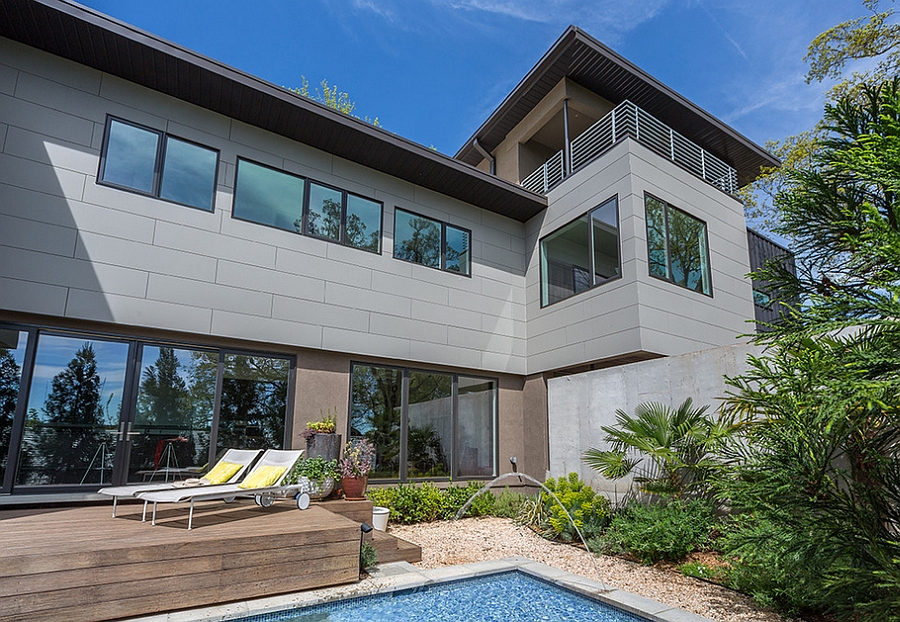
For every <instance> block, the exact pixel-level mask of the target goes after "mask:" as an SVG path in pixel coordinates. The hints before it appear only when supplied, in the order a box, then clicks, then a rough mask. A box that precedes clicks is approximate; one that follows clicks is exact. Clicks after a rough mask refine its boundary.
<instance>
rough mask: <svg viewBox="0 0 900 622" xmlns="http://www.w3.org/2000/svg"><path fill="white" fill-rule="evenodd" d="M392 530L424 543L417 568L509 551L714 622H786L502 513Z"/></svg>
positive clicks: (724, 593)
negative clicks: (558, 539)
mask: <svg viewBox="0 0 900 622" xmlns="http://www.w3.org/2000/svg"><path fill="white" fill-rule="evenodd" d="M389 531H390V533H391V534H393V535H395V536H397V537H398V538H403V539H404V540H406V541H408V542H412V543H414V544H417V545H419V546H421V547H422V561H421V562H419V563H418V564H416V565H417V566H419V567H421V568H425V569H428V568H439V567H441V566H453V565H456V564H467V563H470V562H479V561H486V560H490V559H499V558H502V557H510V556H513V555H521V556H523V557H528V558H530V559H533V560H534V561H538V562H541V563H544V564H547V565H548V566H553V567H555V568H559V569H561V570H566V571H568V572H571V573H574V574H578V575H581V576H583V577H587V578H589V579H593V580H594V581H600V582H602V583H605V584H606V585H608V586H610V587H614V588H619V589H622V590H625V591H628V592H632V593H634V594H640V595H641V596H646V597H647V598H652V599H654V600H657V601H659V602H661V603H665V604H667V605H671V606H674V607H678V608H681V609H686V610H687V611H692V612H694V613H696V614H698V615H701V616H704V617H706V618H709V619H710V620H715V621H716V622H751V621H752V622H787V621H791V620H792V619H791V618H787V617H784V616H782V615H779V614H777V613H774V612H771V611H765V610H763V609H760V608H759V607H757V606H756V605H755V604H754V603H753V600H752V599H750V598H749V597H747V596H744V595H742V594H738V593H737V592H733V591H731V590H727V589H725V588H722V587H719V586H717V585H713V584H710V583H706V582H704V581H699V580H697V579H692V578H690V577H685V576H682V575H679V574H675V573H673V572H667V571H665V570H657V569H655V568H648V567H646V566H641V565H640V564H636V563H633V562H629V561H626V560H622V559H618V558H615V557H608V556H605V555H604V556H600V557H596V558H595V557H594V556H593V555H591V554H590V553H588V552H587V551H585V550H583V549H580V548H576V547H574V546H570V545H567V544H559V543H555V542H550V541H549V540H545V539H543V538H541V537H540V536H538V535H537V534H535V533H534V532H532V531H531V530H530V529H528V528H526V527H522V526H519V525H516V524H514V523H513V522H512V521H510V520H508V519H503V518H466V519H463V520H459V521H448V522H437V523H424V524H421V525H397V526H394V525H391V527H390V528H389Z"/></svg>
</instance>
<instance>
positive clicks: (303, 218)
mask: <svg viewBox="0 0 900 622" xmlns="http://www.w3.org/2000/svg"><path fill="white" fill-rule="evenodd" d="M242 161H243V162H248V163H250V164H253V165H255V166H260V167H263V168H267V169H269V170H272V171H275V172H276V173H281V174H283V175H289V176H290V177H294V178H296V179H301V180H303V197H301V204H302V207H301V214H300V217H299V218H298V220H300V222H301V226H300V231H296V230H293V231H292V230H290V229H284V228H282V227H277V226H275V225H270V224H268V223H264V222H259V221H257V220H251V219H249V218H242V217H241V216H237V215H235V212H234V204H235V202H236V201H237V196H238V191H239V188H238V169H239V168H240V164H241V162H242ZM312 184H315V185H317V186H321V187H323V188H327V189H329V190H336V191H338V192H340V193H341V234H340V239H338V240H335V239H333V238H329V237H326V236H320V235H314V234H312V233H310V232H309V196H310V188H311V186H312ZM232 187H233V188H234V190H233V198H232V209H231V217H232V218H234V219H235V220H240V221H241V222H248V223H252V224H254V225H260V226H262V227H269V228H270V229H276V230H277V231H284V232H287V233H292V234H294V235H301V236H304V237H308V238H312V239H314V240H322V241H323V242H329V243H331V244H339V245H340V246H346V247H347V248H352V249H355V250H359V251H363V252H366V253H372V254H374V255H381V252H382V248H383V246H384V241H383V240H384V201H379V200H377V199H373V198H372V197H367V196H365V195H364V194H360V193H358V192H350V191H349V190H345V189H343V188H341V187H339V186H335V185H332V184H327V183H325V182H322V181H319V180H317V179H313V178H312V177H307V176H305V175H300V174H297V173H292V172H290V171H286V170H284V169H281V168H278V167H276V166H272V165H270V164H265V163H263V162H259V161H257V160H252V159H250V158H245V157H242V156H237V159H236V161H235V167H234V184H233V186H232ZM349 196H354V197H357V198H359V199H363V200H364V201H370V202H372V203H376V204H377V205H378V206H379V212H378V223H379V227H380V228H379V231H378V249H377V250H371V249H368V248H363V247H360V246H354V245H353V244H348V243H347V198H348V197H349Z"/></svg>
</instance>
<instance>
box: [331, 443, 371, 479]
mask: <svg viewBox="0 0 900 622" xmlns="http://www.w3.org/2000/svg"><path fill="white" fill-rule="evenodd" d="M374 465H375V445H373V444H372V441H370V440H369V439H367V438H360V439H356V440H352V441H350V442H349V443H347V445H346V446H345V447H344V456H343V457H342V458H341V460H340V462H339V463H338V471H340V474H341V477H365V476H367V475H368V474H369V471H371V470H372V467H373V466H374Z"/></svg>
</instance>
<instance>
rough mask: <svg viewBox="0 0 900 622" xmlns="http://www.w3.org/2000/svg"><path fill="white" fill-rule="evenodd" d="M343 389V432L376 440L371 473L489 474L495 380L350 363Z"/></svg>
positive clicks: (493, 453) (377, 476) (492, 455)
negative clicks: (346, 397) (346, 415)
mask: <svg viewBox="0 0 900 622" xmlns="http://www.w3.org/2000/svg"><path fill="white" fill-rule="evenodd" d="M350 391H351V396H350V401H351V411H350V436H351V437H365V438H367V439H369V440H370V441H372V443H373V444H374V445H375V451H376V461H375V467H374V469H373V471H372V473H371V475H370V477H371V478H372V479H399V480H401V481H406V480H408V479H415V478H439V477H446V478H451V477H490V476H493V475H495V474H496V463H497V461H496V451H495V447H496V408H497V407H496V404H497V381H496V380H493V379H489V378H472V377H466V376H460V375H456V374H447V373H439V372H432V371H420V370H410V369H401V368H395V367H380V366H375V365H353V369H352V372H351V389H350Z"/></svg>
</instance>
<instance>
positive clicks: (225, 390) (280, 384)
mask: <svg viewBox="0 0 900 622" xmlns="http://www.w3.org/2000/svg"><path fill="white" fill-rule="evenodd" d="M224 359H225V361H224V371H223V376H222V397H221V406H220V409H219V425H218V430H217V434H216V450H217V451H218V452H221V451H224V450H225V449H228V448H229V447H238V448H241V449H281V448H282V447H284V422H285V417H286V414H287V387H288V377H289V375H290V367H291V366H290V361H288V360H287V359H281V358H270V357H265V356H248V355H243V354H225V355H224Z"/></svg>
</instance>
